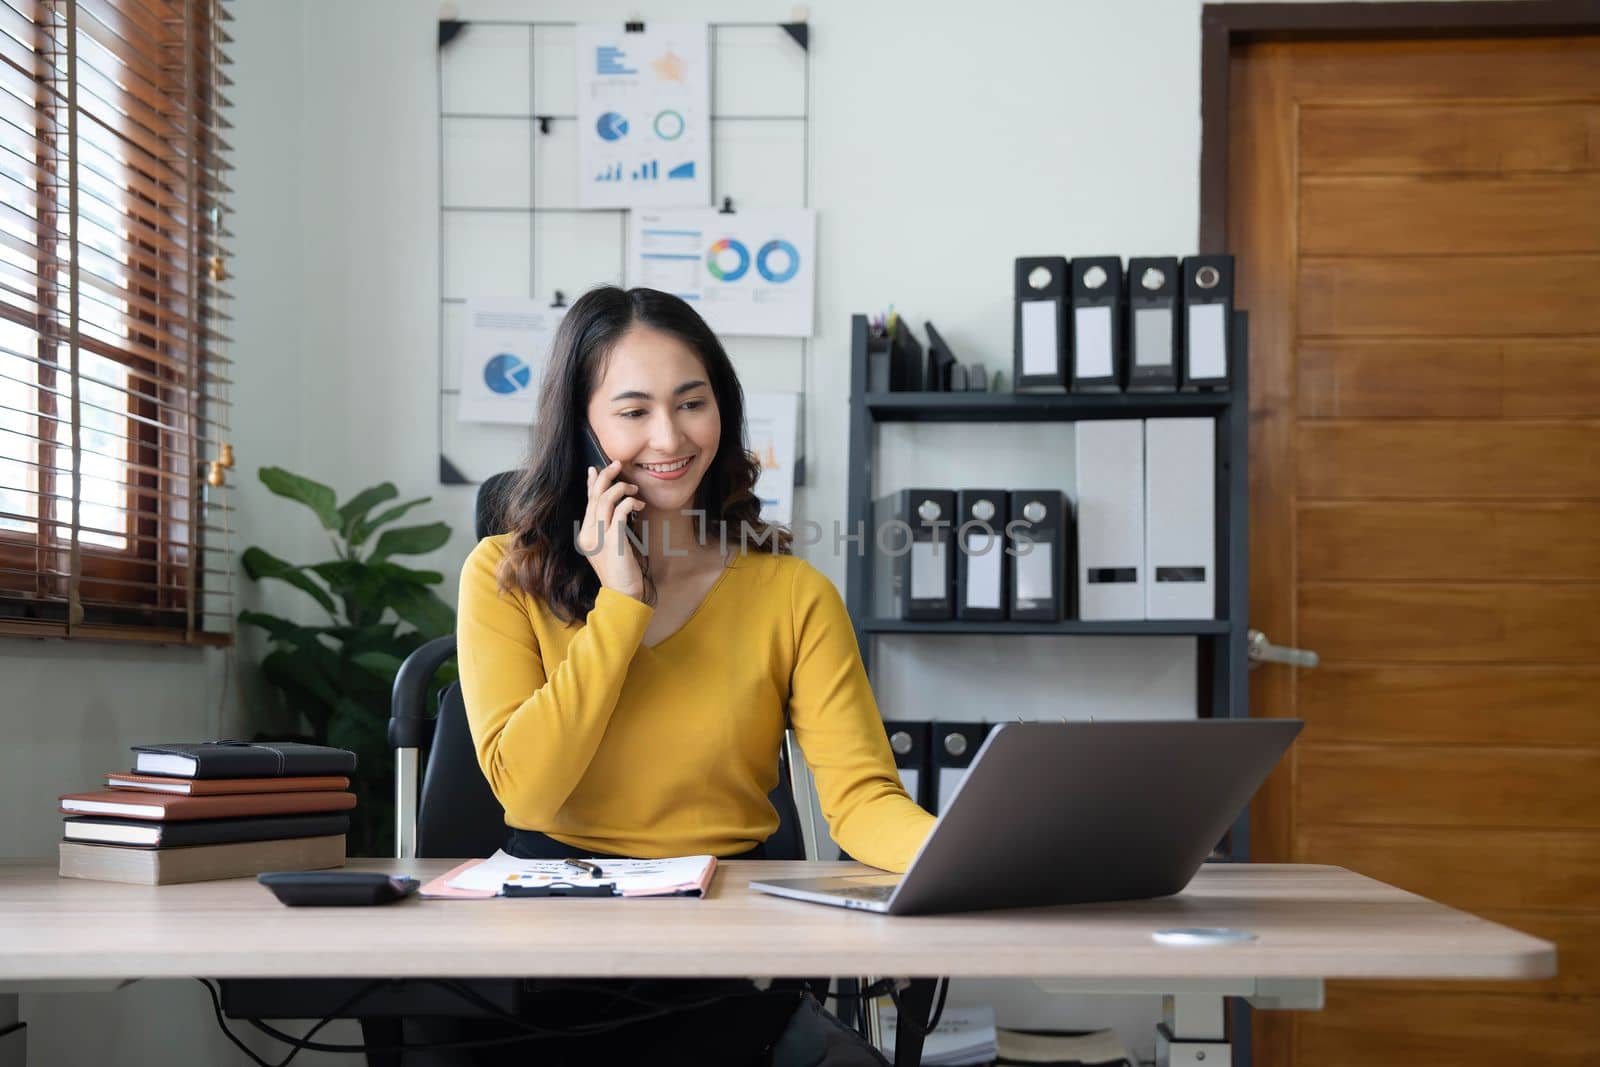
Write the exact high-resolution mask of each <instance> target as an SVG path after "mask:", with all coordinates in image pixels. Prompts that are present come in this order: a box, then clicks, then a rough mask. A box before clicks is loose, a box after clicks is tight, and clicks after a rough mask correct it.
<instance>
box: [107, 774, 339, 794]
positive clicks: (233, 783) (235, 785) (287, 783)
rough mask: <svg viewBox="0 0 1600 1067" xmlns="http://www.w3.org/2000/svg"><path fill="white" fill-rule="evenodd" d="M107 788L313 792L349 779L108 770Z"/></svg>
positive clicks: (213, 792) (169, 790) (155, 791)
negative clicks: (196, 775)
mask: <svg viewBox="0 0 1600 1067" xmlns="http://www.w3.org/2000/svg"><path fill="white" fill-rule="evenodd" d="M106 788H107V789H143V790H145V791H147V792H152V793H182V794H183V795H184V796H190V797H209V796H217V795H220V794H223V793H317V792H324V793H325V792H330V791H332V792H337V791H339V790H341V789H349V788H350V779H348V778H341V777H339V776H338V775H330V774H322V775H305V776H302V777H299V778H168V777H165V776H163V775H159V774H120V773H119V774H108V775H106Z"/></svg>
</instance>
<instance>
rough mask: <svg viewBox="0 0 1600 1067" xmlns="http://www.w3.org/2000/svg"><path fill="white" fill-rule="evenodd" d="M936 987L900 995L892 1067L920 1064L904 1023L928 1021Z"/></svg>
mask: <svg viewBox="0 0 1600 1067" xmlns="http://www.w3.org/2000/svg"><path fill="white" fill-rule="evenodd" d="M938 985H939V980H938V979H937V978H913V979H911V985H910V986H908V987H907V988H906V989H905V990H903V991H902V992H901V993H900V1018H899V1019H898V1020H897V1021H896V1026H895V1028H894V1067H919V1065H920V1064H921V1063H922V1035H921V1034H918V1033H915V1032H913V1031H912V1030H911V1028H910V1027H908V1026H906V1023H905V1021H906V1019H907V1018H912V1019H917V1020H919V1021H921V1022H924V1023H925V1022H927V1021H928V1012H930V1011H932V1010H933V991H934V989H936V988H937V987H938ZM1224 1067H1225V1065H1224Z"/></svg>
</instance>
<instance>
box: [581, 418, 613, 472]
mask: <svg viewBox="0 0 1600 1067" xmlns="http://www.w3.org/2000/svg"><path fill="white" fill-rule="evenodd" d="M583 455H584V462H585V463H587V464H588V465H589V466H591V467H593V468H594V472H595V473H596V474H599V473H600V472H601V471H603V470H605V469H606V468H607V467H609V466H611V457H609V456H607V455H606V450H605V449H603V448H601V447H600V439H599V438H598V437H596V436H595V435H594V427H592V426H590V425H589V424H588V423H587V422H585V423H584V424H583Z"/></svg>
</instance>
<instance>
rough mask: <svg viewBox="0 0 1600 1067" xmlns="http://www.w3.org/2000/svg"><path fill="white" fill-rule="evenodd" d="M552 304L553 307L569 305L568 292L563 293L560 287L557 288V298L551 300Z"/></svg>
mask: <svg viewBox="0 0 1600 1067" xmlns="http://www.w3.org/2000/svg"><path fill="white" fill-rule="evenodd" d="M550 306H551V307H553V308H564V307H566V306H567V294H566V293H563V292H562V291H561V290H560V289H557V290H556V298H555V299H554V300H552V301H550Z"/></svg>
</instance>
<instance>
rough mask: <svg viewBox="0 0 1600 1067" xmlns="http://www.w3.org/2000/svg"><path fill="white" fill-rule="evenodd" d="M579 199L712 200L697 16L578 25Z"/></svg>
mask: <svg viewBox="0 0 1600 1067" xmlns="http://www.w3.org/2000/svg"><path fill="white" fill-rule="evenodd" d="M576 41H577V49H578V54H577V64H578V138H579V141H578V203H579V204H580V205H581V206H583V207H646V206H651V207H673V206H676V207H693V206H696V205H702V204H709V203H711V76H710V66H709V62H708V59H709V48H708V45H707V41H708V30H707V27H706V24H705V23H703V22H701V23H665V22H654V21H652V22H650V23H648V24H647V25H646V27H645V29H644V30H643V31H641V32H638V33H629V32H627V31H626V29H624V27H623V26H622V24H621V23H620V22H607V23H594V24H585V25H581V26H579V27H578V32H577V34H576Z"/></svg>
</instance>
